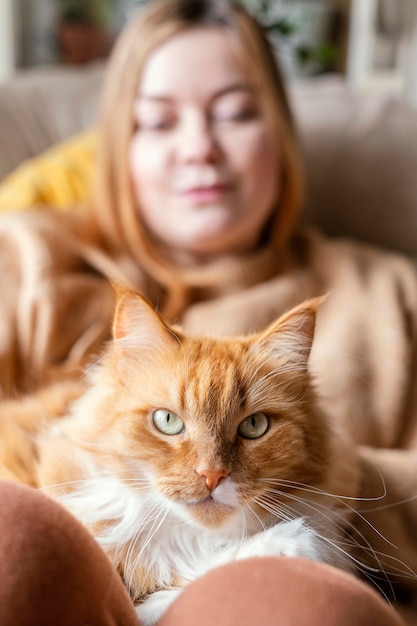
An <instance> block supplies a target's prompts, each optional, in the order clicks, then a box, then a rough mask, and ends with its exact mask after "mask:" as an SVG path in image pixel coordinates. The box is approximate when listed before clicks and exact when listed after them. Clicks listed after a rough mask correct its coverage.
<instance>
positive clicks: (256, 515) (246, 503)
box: [242, 499, 266, 530]
mask: <svg viewBox="0 0 417 626" xmlns="http://www.w3.org/2000/svg"><path fill="white" fill-rule="evenodd" d="M255 502H256V501H255ZM245 505H246V506H247V507H248V509H249V511H250V512H251V513H252V515H253V516H254V517H255V518H256V519H257V520H258V522H259V524H260V525H261V527H262V530H265V529H266V526H265V524H264V522H263V521H262V520H261V518H260V517H259V515H258V514H257V513H256V511H254V509H253V508H252V507H251V505H250V504H249V501H248V500H247V499H245ZM242 511H243V509H242Z"/></svg>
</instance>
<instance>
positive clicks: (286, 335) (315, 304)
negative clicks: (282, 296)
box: [258, 296, 326, 370]
mask: <svg viewBox="0 0 417 626" xmlns="http://www.w3.org/2000/svg"><path fill="white" fill-rule="evenodd" d="M325 299H326V296H324V297H321V298H312V299H310V300H306V301H305V302H303V303H301V304H299V305H298V306H296V307H295V308H293V309H291V310H290V311H288V312H287V313H285V314H284V315H282V317H280V318H279V319H278V320H277V321H276V322H274V323H273V324H271V326H269V327H268V328H267V329H266V331H264V333H262V335H261V336H260V338H259V340H258V343H259V344H260V345H261V346H262V347H264V348H267V349H268V350H272V351H273V353H274V354H276V355H277V356H278V355H279V356H284V357H286V358H288V360H289V361H291V362H293V363H294V364H296V365H297V366H298V367H299V368H300V369H301V370H305V369H307V363H308V358H309V356H310V351H311V346H312V344H313V338H314V329H315V325H316V314H317V311H318V309H319V307H320V306H321V305H322V304H323V302H324V301H325Z"/></svg>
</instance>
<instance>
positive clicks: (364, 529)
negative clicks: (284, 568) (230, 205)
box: [0, 212, 417, 623]
mask: <svg viewBox="0 0 417 626" xmlns="http://www.w3.org/2000/svg"><path fill="white" fill-rule="evenodd" d="M83 228H84V227H83V222H82V220H79V219H78V218H77V217H76V214H72V215H68V216H66V217H64V216H63V215H56V214H51V213H36V212H32V213H31V214H29V215H24V214H23V215H22V214H10V215H7V216H4V217H3V218H2V219H1V220H0V256H1V264H2V266H1V267H2V271H1V284H2V301H1V307H0V372H1V382H2V387H3V393H4V396H8V395H10V394H12V393H14V391H16V390H25V389H30V388H31V387H33V386H37V385H39V384H41V383H42V382H44V381H45V380H46V372H48V371H49V370H50V369H51V368H54V369H57V370H58V372H59V371H61V370H62V369H65V370H70V369H71V368H74V367H77V366H78V365H79V364H80V362H83V361H84V362H85V358H87V359H89V358H91V355H92V353H94V352H95V351H97V350H98V349H99V346H100V345H101V344H102V342H103V341H104V339H106V338H107V337H109V333H110V327H111V317H112V309H113V301H114V295H113V289H112V287H111V286H110V285H109V282H108V281H107V280H106V278H105V276H104V275H110V276H111V278H112V279H113V280H114V281H121V282H124V283H127V284H129V285H133V286H135V287H136V288H138V289H141V290H144V291H145V292H147V293H148V296H150V297H154V289H149V287H148V286H147V283H146V280H145V279H144V277H143V276H142V274H141V273H140V271H139V270H138V268H136V267H134V265H133V264H132V263H131V262H130V261H129V260H128V259H121V258H120V259H118V260H117V261H116V262H115V260H114V259H110V258H109V257H108V256H106V254H105V253H104V252H103V251H99V250H95V249H92V248H91V246H90V245H89V244H88V242H87V238H86V237H85V233H84V231H83ZM199 275H200V277H201V284H202V285H205V286H204V287H201V288H200V289H193V291H192V293H193V296H192V301H190V304H189V306H188V307H187V309H186V311H185V313H184V315H183V318H182V320H181V322H182V324H183V326H184V327H185V329H187V330H191V331H195V332H198V333H211V334H222V335H228V334H241V333H247V332H250V331H255V330H257V329H260V328H262V327H263V326H265V325H266V324H268V323H269V322H271V321H272V320H273V319H274V318H276V317H277V316H278V315H279V314H281V313H282V312H284V311H285V310H286V309H288V308H289V307H291V306H293V305H295V304H297V303H299V302H300V301H302V300H303V299H305V298H308V297H312V296H316V295H320V294H326V293H327V294H329V295H328V298H327V300H326V302H325V304H324V305H323V306H322V308H321V310H320V312H319V316H318V322H317V329H316V335H315V340H314V346H313V352H312V356H311V367H312V369H313V372H314V375H315V379H316V383H317V387H318V390H319V394H320V397H321V399H322V404H323V407H324V408H325V409H326V410H327V411H328V413H329V414H330V415H331V416H332V419H333V420H334V422H335V424H339V425H342V426H343V427H344V428H346V429H347V431H348V432H349V433H351V435H352V437H353V438H354V440H355V441H356V442H357V443H358V444H360V446H361V447H360V448H359V451H360V457H361V462H362V464H363V485H362V494H360V495H362V496H363V497H366V498H373V499H376V500H374V501H366V502H363V503H362V504H361V509H362V510H363V518H359V517H357V518H356V520H357V526H358V531H359V532H361V533H362V534H363V535H364V537H365V538H366V540H367V541H369V542H370V543H371V545H372V546H373V548H374V549H375V550H377V551H379V552H381V553H383V554H386V555H388V556H387V557H384V558H381V560H382V561H383V562H384V564H385V567H386V569H387V570H388V571H390V572H392V571H395V570H396V569H399V570H401V571H404V569H405V567H404V566H401V565H400V564H399V563H398V562H397V561H395V559H399V560H400V561H403V562H405V563H406V564H407V565H408V566H409V567H410V568H412V569H413V570H414V571H417V395H416V392H415V385H414V380H415V378H416V372H417V360H416V359H417V352H416V338H417V332H416V331H417V274H416V273H415V271H414V268H413V266H412V265H411V263H409V262H408V261H407V260H405V259H403V258H401V257H399V256H395V255H392V254H388V253H385V252H382V251H378V250H375V249H373V248H370V247H367V246H364V245H360V244H356V243H353V242H349V241H342V240H339V241H329V240H328V239H326V238H324V237H323V236H321V235H319V234H318V233H315V232H305V233H302V234H300V235H298V236H297V237H295V238H294V240H293V244H292V247H291V249H290V250H289V253H288V257H287V258H286V259H277V255H276V253H275V252H274V250H270V249H265V250H262V251H260V252H257V253H255V254H252V255H250V256H248V257H246V258H239V259H230V260H226V261H224V262H222V263H221V264H220V265H219V264H217V265H213V266H209V267H205V268H202V269H201V271H200V272H199ZM382 476H383V478H382ZM385 491H386V495H385V497H382V496H383V495H384V492H385ZM410 498H414V499H410ZM404 500H406V502H405V503H403V504H398V505H397V504H395V506H388V508H387V506H386V505H392V504H394V503H397V502H403V501H404ZM365 518H368V519H370V520H371V521H372V523H374V524H375V525H376V526H377V528H378V530H379V531H380V532H381V533H382V534H383V535H385V537H386V538H387V539H388V540H389V541H390V542H391V543H392V544H394V546H396V547H394V546H393V545H391V544H390V543H388V542H387V541H386V540H384V539H382V538H381V536H380V535H379V534H378V533H377V532H376V531H374V530H372V528H371V527H370V526H369V524H368V523H367V522H366V521H365ZM357 538H359V535H357ZM363 542H364V539H362V543H363ZM360 558H361V559H362V560H364V559H366V558H367V557H366V554H365V553H363V552H362V553H361V555H360ZM369 562H370V563H373V564H374V565H375V561H373V559H372V557H371V556H369ZM399 580H401V581H402V582H401V584H404V585H406V586H407V587H408V586H410V587H411V588H413V589H416V590H417V582H415V581H414V580H413V578H410V579H404V578H402V577H400V578H399ZM413 593H414V591H413ZM416 597H417V593H416ZM416 616H417V611H416ZM412 619H414V618H412ZM415 619H416V622H415V623H417V617H416V618H415ZM410 623H413V621H411V622H410Z"/></svg>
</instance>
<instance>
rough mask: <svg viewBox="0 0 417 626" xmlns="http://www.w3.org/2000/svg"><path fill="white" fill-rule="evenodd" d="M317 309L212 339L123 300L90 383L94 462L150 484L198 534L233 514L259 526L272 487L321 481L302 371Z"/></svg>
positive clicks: (319, 425)
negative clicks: (94, 387)
mask: <svg viewBox="0 0 417 626" xmlns="http://www.w3.org/2000/svg"><path fill="white" fill-rule="evenodd" d="M316 306H317V303H315V304H314V303H309V304H307V305H305V306H304V307H301V308H299V309H297V310H295V311H293V312H292V313H290V314H289V315H287V316H285V317H284V318H282V319H281V320H280V321H278V322H277V323H276V324H274V325H273V326H271V327H270V328H269V329H267V330H266V331H265V332H264V333H262V334H259V335H256V336H252V337H249V338H238V339H211V338H204V337H194V338H193V337H186V336H184V335H183V334H182V333H181V332H180V331H175V332H174V331H173V330H172V329H168V327H166V326H165V325H164V324H163V323H162V322H161V320H160V319H159V317H158V316H157V315H156V314H155V313H154V312H153V310H152V309H151V308H150V307H149V306H148V305H147V303H145V302H144V301H143V300H142V299H141V298H139V297H138V296H133V295H131V294H127V295H125V296H123V297H122V298H120V300H119V304H118V309H117V313H116V319H115V324H114V345H113V351H112V352H111V354H110V355H109V357H108V359H107V362H105V364H104V366H103V367H102V368H101V372H100V375H99V381H98V385H101V387H102V388H104V389H105V391H104V396H105V398H104V399H103V400H102V402H101V407H100V411H99V417H98V416H96V417H95V418H94V419H93V420H92V423H91V425H90V426H89V427H90V428H92V429H93V431H92V433H93V434H91V436H92V437H94V440H95V442H96V444H97V446H96V453H95V454H96V455H97V457H98V462H99V463H101V464H104V465H107V466H110V467H111V469H112V471H115V472H116V473H117V474H118V475H119V476H121V477H122V478H123V479H126V480H127V481H132V479H134V478H135V477H137V478H138V479H139V478H140V479H141V480H145V482H146V481H148V484H149V489H150V490H155V489H156V490H157V491H158V492H159V494H161V497H162V498H163V499H166V500H167V501H169V503H170V506H171V507H173V509H174V510H175V511H176V512H177V513H179V515H180V516H182V517H185V518H191V519H193V520H194V521H196V522H198V523H199V524H201V525H202V526H206V527H217V526H219V525H222V524H224V523H226V522H227V521H228V520H230V519H232V518H234V517H235V516H236V515H239V516H241V511H242V508H243V509H245V510H246V511H251V514H253V518H254V519H258V518H259V517H260V518H261V519H265V518H267V517H268V516H269V515H270V512H272V511H273V510H274V507H275V506H276V505H275V504H274V502H275V500H276V497H274V495H273V494H274V490H275V489H277V485H278V487H279V490H280V492H283V493H286V492H288V491H290V492H291V491H294V487H295V485H294V484H290V483H308V484H310V485H311V484H313V485H314V484H319V483H320V482H321V480H322V478H323V474H324V472H325V471H326V465H327V457H328V438H327V434H328V429H327V426H326V424H325V422H324V418H323V416H322V415H321V414H320V413H319V412H317V410H316V409H315V408H314V407H315V403H314V402H313V399H312V391H311V386H310V381H309V374H308V371H307V360H308V356H309V351H310V347H311V342H312V336H313V329H314V318H315V307H316ZM277 481H279V482H277ZM289 481H290V482H289ZM280 499H281V500H282V496H280ZM282 511H283V515H284V513H285V509H282Z"/></svg>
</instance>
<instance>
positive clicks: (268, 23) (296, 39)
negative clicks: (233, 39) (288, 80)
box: [240, 0, 338, 70]
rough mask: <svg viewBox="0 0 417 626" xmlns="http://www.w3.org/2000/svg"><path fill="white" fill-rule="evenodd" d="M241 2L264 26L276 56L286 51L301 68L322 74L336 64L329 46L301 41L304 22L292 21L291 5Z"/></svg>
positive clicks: (273, 0) (272, 0) (262, 0)
mask: <svg viewBox="0 0 417 626" xmlns="http://www.w3.org/2000/svg"><path fill="white" fill-rule="evenodd" d="M240 1H241V2H242V4H243V5H244V6H245V7H246V8H247V9H248V10H249V11H250V12H251V13H252V14H253V15H255V17H256V18H257V19H258V20H259V22H260V23H261V24H262V25H263V27H264V28H265V30H266V31H267V33H268V35H269V38H270V40H271V42H272V43H273V45H274V47H275V48H277V51H278V52H280V51H282V50H283V49H286V48H288V49H289V51H290V52H291V54H293V55H294V57H295V59H296V61H297V62H298V63H299V64H300V65H301V66H307V65H309V64H310V65H312V64H316V65H318V66H319V67H320V68H321V70H326V69H328V68H331V67H333V66H334V64H335V63H336V62H337V59H338V50H337V48H336V47H335V46H334V45H333V44H332V43H329V42H328V41H316V42H307V41H305V40H304V37H303V35H304V32H303V31H304V28H305V26H306V24H305V20H303V19H300V18H298V19H297V18H295V17H294V13H291V11H290V10H289V8H290V3H288V2H287V3H284V2H282V1H281V2H280V1H279V0H240ZM294 4H295V3H294ZM293 6H294V5H293Z"/></svg>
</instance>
